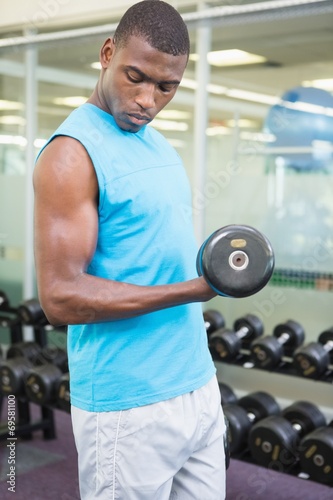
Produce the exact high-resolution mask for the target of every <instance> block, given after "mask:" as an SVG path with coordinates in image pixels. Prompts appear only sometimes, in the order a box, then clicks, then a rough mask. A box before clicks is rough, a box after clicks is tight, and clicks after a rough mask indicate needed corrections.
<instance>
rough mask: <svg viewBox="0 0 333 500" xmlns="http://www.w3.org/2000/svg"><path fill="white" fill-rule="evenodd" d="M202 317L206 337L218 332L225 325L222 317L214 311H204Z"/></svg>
mask: <svg viewBox="0 0 333 500" xmlns="http://www.w3.org/2000/svg"><path fill="white" fill-rule="evenodd" d="M203 317H204V322H205V328H206V332H207V335H208V337H209V336H210V335H211V334H212V333H213V332H214V331H215V330H218V329H219V328H222V327H224V325H225V321H224V317H223V316H222V314H221V313H220V312H219V311H216V310H214V309H208V310H207V311H205V312H204V313H203Z"/></svg>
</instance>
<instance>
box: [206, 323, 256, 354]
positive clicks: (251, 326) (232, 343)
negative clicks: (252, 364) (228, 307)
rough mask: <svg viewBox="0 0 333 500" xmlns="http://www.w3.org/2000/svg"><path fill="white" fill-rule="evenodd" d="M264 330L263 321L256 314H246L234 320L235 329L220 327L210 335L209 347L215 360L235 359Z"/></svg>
mask: <svg viewBox="0 0 333 500" xmlns="http://www.w3.org/2000/svg"><path fill="white" fill-rule="evenodd" d="M263 332H264V325H263V323H262V321H261V320H260V319H259V318H258V317H257V316H255V315H254V314H246V315H245V316H243V317H242V318H239V319H237V320H236V321H235V322H234V330H230V329H227V328H220V329H218V330H216V331H215V332H214V333H212V334H211V336H210V337H209V348H210V351H211V354H212V357H213V358H214V359H215V360H217V361H218V360H219V361H221V360H223V361H228V360H230V359H233V358H234V357H235V356H236V355H237V354H238V353H239V351H240V350H241V348H242V347H244V346H245V347H246V346H248V345H250V343H251V342H252V341H253V340H254V339H255V338H257V337H260V336H261V335H262V334H263Z"/></svg>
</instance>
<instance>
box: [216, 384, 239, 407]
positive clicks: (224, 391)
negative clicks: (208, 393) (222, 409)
mask: <svg viewBox="0 0 333 500" xmlns="http://www.w3.org/2000/svg"><path fill="white" fill-rule="evenodd" d="M219 388H220V393H221V404H222V406H224V405H227V404H233V403H236V402H237V396H236V394H235V393H234V391H233V389H232V388H231V387H230V386H229V385H227V384H224V383H223V382H219Z"/></svg>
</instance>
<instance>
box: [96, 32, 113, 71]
mask: <svg viewBox="0 0 333 500" xmlns="http://www.w3.org/2000/svg"><path fill="white" fill-rule="evenodd" d="M114 50H115V44H114V41H113V38H108V39H107V40H105V42H104V44H103V46H102V48H101V50H100V53H99V62H100V63H101V66H102V68H104V69H106V68H107V67H108V65H109V62H110V60H111V58H112V55H113V53H114Z"/></svg>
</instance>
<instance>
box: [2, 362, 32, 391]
mask: <svg viewBox="0 0 333 500" xmlns="http://www.w3.org/2000/svg"><path fill="white" fill-rule="evenodd" d="M31 367H32V364H31V362H30V361H29V360H28V359H27V358H24V357H16V358H11V359H7V360H6V361H2V362H1V363H0V392H1V393H2V394H15V395H22V394H24V379H25V375H26V373H27V371H28V370H29V368H31Z"/></svg>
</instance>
